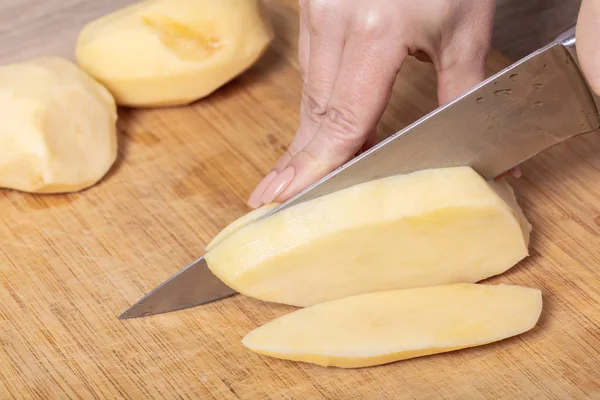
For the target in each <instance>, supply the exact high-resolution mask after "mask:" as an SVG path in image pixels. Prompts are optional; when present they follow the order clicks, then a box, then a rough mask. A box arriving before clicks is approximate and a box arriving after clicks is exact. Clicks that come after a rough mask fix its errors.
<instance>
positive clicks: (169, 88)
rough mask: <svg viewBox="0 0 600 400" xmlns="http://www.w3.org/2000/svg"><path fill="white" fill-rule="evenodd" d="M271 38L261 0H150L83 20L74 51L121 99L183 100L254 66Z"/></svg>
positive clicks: (148, 102) (141, 103)
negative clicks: (86, 22)
mask: <svg viewBox="0 0 600 400" xmlns="http://www.w3.org/2000/svg"><path fill="white" fill-rule="evenodd" d="M272 39H273V30H272V27H271V25H270V23H269V22H268V20H267V19H266V18H265V16H264V15H263V11H262V8H261V3H260V1H259V0H145V1H141V2H140V3H138V4H135V5H133V6H130V7H127V8H123V9H121V10H118V11H116V12H114V13H112V14H109V15H106V16H104V17H102V18H100V19H98V20H95V21H92V22H91V23H89V24H88V25H87V26H85V27H84V28H83V30H82V31H81V33H80V35H79V38H78V41H77V46H76V57H77V62H78V63H79V65H80V66H81V67H82V68H84V69H85V70H86V71H87V72H89V73H90V74H91V75H92V76H93V77H95V78H96V79H97V80H98V81H99V82H101V83H103V84H104V85H105V86H106V87H107V88H108V89H109V90H110V91H111V92H112V93H113V95H114V96H115V98H116V101H117V104H119V105H125V106H134V107H149V106H170V105H182V104H188V103H191V102H193V101H195V100H198V99H200V98H203V97H205V96H208V95H209V94H211V93H212V92H214V91H215V90H216V89H218V88H219V87H221V86H222V85H224V84H225V83H227V82H228V81H230V80H232V79H233V78H234V77H236V76H237V75H239V74H240V73H242V72H243V71H245V70H246V69H248V68H249V67H250V66H252V65H253V64H254V63H255V62H256V61H257V60H258V58H259V57H260V56H261V55H262V54H263V53H264V52H265V50H266V49H267V47H268V46H269V44H270V43H271V41H272Z"/></svg>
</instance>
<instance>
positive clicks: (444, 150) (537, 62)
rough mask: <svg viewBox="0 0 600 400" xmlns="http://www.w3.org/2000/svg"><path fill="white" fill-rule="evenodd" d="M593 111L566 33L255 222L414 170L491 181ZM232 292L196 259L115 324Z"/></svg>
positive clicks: (575, 130) (591, 123) (590, 127)
mask: <svg viewBox="0 0 600 400" xmlns="http://www.w3.org/2000/svg"><path fill="white" fill-rule="evenodd" d="M599 107H600V101H599V100H598V98H597V97H596V96H595V95H594V94H593V92H592V91H591V90H590V88H589V86H588V84H587V83H586V80H585V78H584V76H583V74H582V72H581V70H580V69H579V66H578V62H577V54H576V40H575V26H572V27H571V28H569V29H568V30H566V31H565V32H563V33H562V34H561V35H559V36H558V37H557V39H556V40H555V41H553V42H552V43H550V44H548V45H547V46H544V47H542V48H540V49H539V50H537V51H535V52H533V53H532V54H530V55H528V56H526V57H524V58H523V59H521V60H519V61H517V62H516V63H514V64H512V65H510V66H509V67H507V68H505V69H504V70H502V71H500V72H498V73H497V74H495V75H493V76H491V77H490V78H488V79H486V80H484V81H483V82H481V83H480V84H478V85H476V86H474V87H473V88H472V89H471V90H469V91H467V92H466V93H464V94H463V95H461V96H459V97H458V98H456V99H455V100H453V101H451V102H449V103H448V104H446V105H444V106H442V107H439V108H437V109H436V110H434V111H433V112H431V113H429V114H427V115H425V116H424V117H422V118H421V119H419V120H418V121H416V122H415V123H413V124H411V125H409V126H407V127H406V128H404V129H402V130H400V131H399V132H397V133H395V134H394V135H392V136H390V137H389V138H387V139H385V140H383V141H382V142H381V143H379V144H377V145H375V146H374V147H372V148H371V149H370V150H368V151H366V152H364V153H363V154H361V155H360V156H358V157H355V158H354V159H352V160H350V161H349V162H347V163H346V164H344V165H343V166H341V167H339V168H338V169H336V170H335V171H333V172H331V173H330V174H328V175H327V176H325V177H324V178H322V179H321V180H319V181H317V182H316V183H314V184H312V185H311V186H309V187H308V188H306V189H305V190H304V191H302V192H301V193H299V194H298V195H296V196H294V197H292V198H291V199H289V200H288V201H286V202H284V203H282V204H281V205H279V206H278V207H276V208H274V209H273V210H271V211H270V212H268V213H266V214H265V215H264V216H263V217H261V218H259V219H262V218H266V217H268V216H270V215H272V214H274V213H276V212H279V211H281V210H282V209H285V208H287V207H290V206H293V205H295V204H298V203H300V202H305V201H308V200H312V199H315V198H317V197H320V196H323V195H326V194H328V193H331V192H334V191H338V190H341V189H344V188H347V187H349V186H353V185H356V184H359V183H363V182H366V181H370V180H374V179H379V178H384V177H388V176H391V175H397V174H404V173H410V172H414V171H417V170H421V169H428V168H442V167H454V166H464V165H468V166H471V167H472V168H473V169H475V170H476V171H477V172H478V173H479V174H481V175H482V176H483V177H484V178H486V179H494V178H495V177H497V176H499V175H501V174H503V173H505V172H507V171H509V170H510V169H512V168H513V167H515V166H517V165H519V164H521V163H522V162H524V161H526V160H527V159H529V158H531V157H533V156H535V155H536V154H538V153H539V152H541V151H544V150H546V149H548V148H550V147H552V146H554V145H556V144H558V143H560V142H563V141H565V140H567V139H570V138H572V137H575V136H578V135H581V134H584V133H588V132H592V131H595V130H597V129H598V128H600V117H599V113H598V110H599ZM235 293H236V292H235V291H234V290H233V289H231V288H229V287H228V286H227V285H225V283H223V282H222V281H221V280H219V279H218V278H217V277H216V276H214V275H213V274H212V273H211V272H210V270H209V268H208V266H207V264H206V261H205V260H204V257H200V258H199V259H198V260H196V261H194V262H193V263H192V264H190V265H188V266H187V267H186V268H184V269H183V270H181V271H180V272H179V273H177V274H176V275H174V276H172V277H171V278H169V279H168V280H167V281H165V282H164V283H162V284H161V285H160V286H158V287H157V288H156V289H154V290H153V291H151V292H150V293H148V294H147V295H146V296H144V297H143V298H142V299H140V300H139V301H138V302H137V303H135V304H134V305H133V306H131V307H130V308H129V309H128V310H126V311H125V312H124V313H123V314H122V315H121V316H120V318H122V319H123V318H134V317H140V316H146V315H153V314H159V313H165V312H170V311H175V310H181V309H184V308H189V307H194V306H197V305H200V304H205V303H208V302H211V301H214V300H218V299H221V298H224V297H228V296H231V295H233V294H235Z"/></svg>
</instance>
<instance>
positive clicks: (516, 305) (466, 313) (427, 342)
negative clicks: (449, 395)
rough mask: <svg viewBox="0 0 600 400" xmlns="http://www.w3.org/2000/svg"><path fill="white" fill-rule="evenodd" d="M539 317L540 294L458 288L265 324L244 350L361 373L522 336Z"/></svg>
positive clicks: (372, 297)
mask: <svg viewBox="0 0 600 400" xmlns="http://www.w3.org/2000/svg"><path fill="white" fill-rule="evenodd" d="M541 311H542V296H541V292H540V290H538V289H531V288H526V287H520V286H509V285H498V286H492V285H481V284H461V283H459V284H451V285H444V286H433V287H425V288H415V289H405V290H394V291H385V292H378V293H367V294H361V295H357V296H352V297H347V298H343V299H337V300H334V301H330V302H325V303H321V304H317V305H315V306H312V307H308V308H304V309H300V310H297V311H295V312H293V313H290V314H287V315H284V316H282V317H279V318H277V319H275V320H273V321H271V322H268V323H267V324H265V325H263V326H261V327H259V328H257V329H255V330H253V331H252V332H250V333H249V334H248V335H246V336H245V337H244V338H243V340H242V343H243V344H244V345H245V346H246V347H247V348H249V349H250V350H252V351H254V352H256V353H259V354H263V355H267V356H271V357H276V358H280V359H286V360H293V361H303V362H307V363H313V364H317V365H321V366H336V367H343V368H358V367H367V366H373V365H379V364H385V363H390V362H395V361H399V360H405V359H409V358H414V357H421V356H427V355H431V354H436V353H445V352H449V351H453V350H458V349H464V348H468V347H474V346H480V345H484V344H488V343H492V342H496V341H499V340H502V339H506V338H509V337H511V336H515V335H519V334H521V333H524V332H526V331H528V330H530V329H532V328H533V327H534V326H535V325H536V323H537V321H538V319H539V317H540V314H541Z"/></svg>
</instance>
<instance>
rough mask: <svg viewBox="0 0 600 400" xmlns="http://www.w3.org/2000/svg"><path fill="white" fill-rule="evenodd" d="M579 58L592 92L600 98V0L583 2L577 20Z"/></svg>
mask: <svg viewBox="0 0 600 400" xmlns="http://www.w3.org/2000/svg"><path fill="white" fill-rule="evenodd" d="M577 57H578V58H579V64H580V65H581V69H582V70H583V74H584V75H585V78H586V79H587V81H588V83H589V84H590V86H591V88H592V90H593V91H594V92H595V93H596V94H597V95H598V96H600V0H583V2H582V3H581V8H580V9H579V17H578V19H577Z"/></svg>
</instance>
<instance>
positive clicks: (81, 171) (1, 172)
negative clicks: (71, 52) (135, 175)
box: [0, 57, 117, 193]
mask: <svg viewBox="0 0 600 400" xmlns="http://www.w3.org/2000/svg"><path fill="white" fill-rule="evenodd" d="M0 121H1V122H0V187H3V188H8V189H16V190H20V191H23V192H33V193H66V192H75V191H79V190H82V189H85V188H88V187H90V186H92V185H94V184H95V183H97V182H98V181H99V180H100V179H101V178H102V177H103V176H104V175H105V174H106V173H107V172H108V170H109V169H110V167H111V166H112V165H113V163H114V161H115V159H116V157H117V128H116V121H117V109H116V105H115V101H114V99H113V97H112V96H111V94H110V93H109V91H108V90H106V88H104V87H103V86H102V85H101V84H99V83H98V82H96V81H95V80H94V79H92V78H91V77H90V76H89V75H88V74H86V73H85V72H84V71H82V70H81V69H79V68H78V67H77V66H76V65H75V64H73V63H72V62H70V61H68V60H65V59H62V58H59V57H45V58H38V59H33V60H28V61H23V62H19V63H15V64H10V65H5V66H2V67H0Z"/></svg>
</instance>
